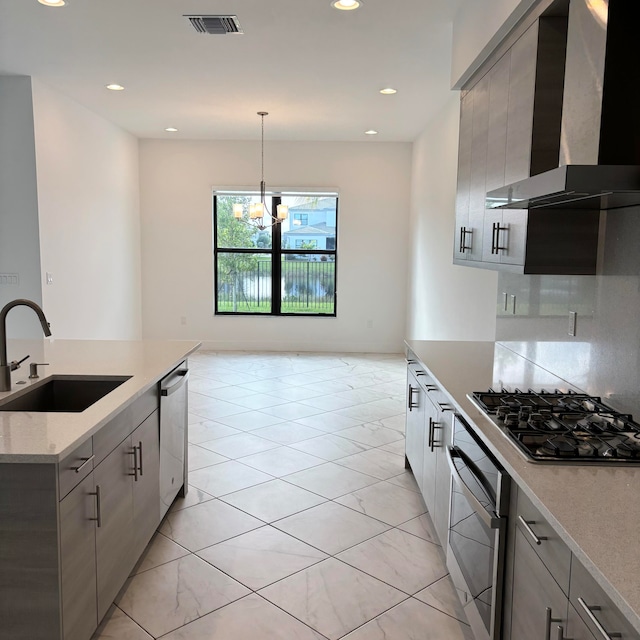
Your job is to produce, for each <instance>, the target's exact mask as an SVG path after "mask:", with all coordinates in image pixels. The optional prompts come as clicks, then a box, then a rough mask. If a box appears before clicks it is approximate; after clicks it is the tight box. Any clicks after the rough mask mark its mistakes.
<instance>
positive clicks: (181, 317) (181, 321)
mask: <svg viewBox="0 0 640 640" xmlns="http://www.w3.org/2000/svg"><path fill="white" fill-rule="evenodd" d="M180 324H183V325H184V324H187V316H180Z"/></svg>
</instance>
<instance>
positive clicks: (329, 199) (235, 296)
mask: <svg viewBox="0 0 640 640" xmlns="http://www.w3.org/2000/svg"><path fill="white" fill-rule="evenodd" d="M259 200H260V198H259V194H257V193H246V192H245V193H231V192H215V193H214V196H213V230H214V238H213V261H214V283H215V295H214V311H215V313H216V315H224V314H242V315H247V314H248V315H252V314H267V315H279V316H284V315H286V316H298V315H299V316H335V315H336V266H337V221H338V197H337V195H336V194H325V193H322V194H313V193H305V194H287V193H281V194H273V195H270V196H268V197H267V199H266V205H267V208H268V209H269V211H271V212H276V211H277V206H278V205H279V204H284V205H287V206H288V207H289V215H288V218H287V219H286V220H284V221H283V222H282V223H281V224H277V225H274V226H273V227H268V228H266V229H263V230H261V229H259V228H257V227H256V226H253V225H252V224H250V222H249V217H248V210H249V205H250V204H252V203H255V202H259ZM238 204H239V205H241V206H242V208H243V212H244V213H243V219H242V220H238V219H236V218H235V217H234V213H233V208H234V205H238ZM265 220H268V217H265Z"/></svg>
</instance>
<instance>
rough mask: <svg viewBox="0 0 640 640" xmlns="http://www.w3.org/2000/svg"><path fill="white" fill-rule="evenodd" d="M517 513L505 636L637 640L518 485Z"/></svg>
mask: <svg viewBox="0 0 640 640" xmlns="http://www.w3.org/2000/svg"><path fill="white" fill-rule="evenodd" d="M513 504H514V501H513V500H512V505H513ZM515 511H516V515H515V516H514V520H515V524H512V526H511V529H510V531H511V538H510V542H509V548H508V550H507V554H508V556H509V557H508V560H507V575H506V585H507V588H508V589H509V593H507V595H506V598H505V618H506V620H505V629H507V630H509V629H510V631H507V632H506V633H505V640H594V638H595V639H596V640H609V638H621V639H622V640H639V639H640V635H639V634H638V633H637V632H636V631H635V630H634V629H633V627H632V626H631V624H630V623H629V622H628V621H627V620H626V618H625V617H624V616H623V615H622V614H621V613H620V611H619V610H618V608H617V607H616V606H615V605H614V604H613V602H612V601H611V599H610V598H609V597H608V596H607V595H606V594H605V593H604V591H603V590H602V588H601V587H600V585H598V584H597V583H596V581H595V579H594V578H593V577H592V576H591V574H590V573H589V572H588V571H587V570H586V569H585V568H584V566H583V565H582V563H581V562H579V561H578V559H577V558H576V557H575V556H574V555H572V553H571V551H570V550H569V548H568V547H567V546H566V544H565V543H564V542H563V541H562V539H561V538H560V536H559V535H558V534H557V533H556V532H555V531H554V529H553V528H552V527H551V526H550V525H549V523H548V522H547V521H546V520H545V519H544V518H543V516H542V515H541V513H540V511H539V510H538V509H537V508H536V507H535V506H534V505H533V504H532V502H531V501H530V500H529V499H528V498H527V496H526V495H525V494H524V492H523V491H522V489H518V490H517V509H516V510H515Z"/></svg>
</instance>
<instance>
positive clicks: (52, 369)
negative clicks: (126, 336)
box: [0, 339, 200, 463]
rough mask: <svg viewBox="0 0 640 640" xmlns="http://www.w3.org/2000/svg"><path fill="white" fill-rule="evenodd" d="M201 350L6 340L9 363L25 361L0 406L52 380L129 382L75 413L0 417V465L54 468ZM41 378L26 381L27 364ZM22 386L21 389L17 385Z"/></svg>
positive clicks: (156, 344)
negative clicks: (36, 369)
mask: <svg viewBox="0 0 640 640" xmlns="http://www.w3.org/2000/svg"><path fill="white" fill-rule="evenodd" d="M199 346H200V343H199V342H194V341H186V340H185V341H182V340H181V341H177V340H176V341H169V340H166V341H146V340H145V341H111V340H47V339H44V340H10V341H9V344H8V356H9V360H14V359H20V358H22V357H24V356H25V355H27V354H29V355H30V356H31V358H30V359H29V360H27V361H26V362H25V363H24V364H23V365H22V366H21V367H20V368H19V369H17V370H16V371H14V372H13V373H12V375H11V378H12V388H11V391H8V392H0V401H1V400H3V399H5V398H7V397H8V396H11V395H13V394H17V393H21V392H22V391H23V390H25V389H27V388H28V387H29V386H30V385H32V384H37V383H40V382H42V381H43V380H45V379H46V378H48V377H50V376H52V375H114V376H131V378H130V379H129V380H127V381H126V382H124V383H122V384H121V385H120V386H118V387H117V388H116V389H114V390H113V391H111V392H110V393H108V394H107V395H106V396H105V397H104V398H101V399H100V400H98V401H97V402H96V403H94V404H93V405H91V406H90V407H88V408H87V409H85V410H84V411H82V412H80V413H37V412H26V411H15V412H13V411H0V463H6V462H11V463H13V462H18V463H20V462H21V463H51V462H59V461H60V460H62V459H63V458H64V457H65V456H66V455H68V454H69V453H71V452H72V451H73V450H74V449H75V448H76V447H77V446H79V445H80V444H82V443H83V442H84V441H85V440H87V439H88V438H90V437H91V436H92V435H93V434H94V433H95V432H96V431H98V430H99V429H100V427H102V426H103V425H104V424H106V423H107V422H108V421H109V420H110V419H111V418H112V417H114V416H115V415H116V414H117V413H119V412H120V411H121V410H122V409H123V408H124V407H126V406H127V405H129V404H130V403H132V402H133V401H134V400H135V399H136V398H138V397H140V396H141V395H142V394H143V393H144V392H145V391H147V390H148V389H149V388H150V387H151V386H152V385H153V384H155V383H156V382H157V381H158V380H160V379H161V378H162V377H163V376H164V375H166V374H167V373H169V372H170V371H171V370H172V369H174V368H175V367H176V366H177V365H178V364H180V362H182V361H183V360H184V359H185V358H186V357H187V356H189V355H190V354H191V353H193V352H194V351H196V350H197V349H198V348H199ZM30 362H47V363H49V364H48V366H46V367H39V374H40V378H39V379H38V380H34V381H31V380H29V363H30ZM20 381H26V384H24V385H19V384H17V383H18V382H20Z"/></svg>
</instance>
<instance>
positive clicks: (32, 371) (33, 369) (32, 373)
mask: <svg viewBox="0 0 640 640" xmlns="http://www.w3.org/2000/svg"><path fill="white" fill-rule="evenodd" d="M48 365H49V363H48V362H32V363H31V364H30V365H29V378H30V379H32V380H33V379H34V378H39V377H40V376H39V375H38V367H47V366H48Z"/></svg>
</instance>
